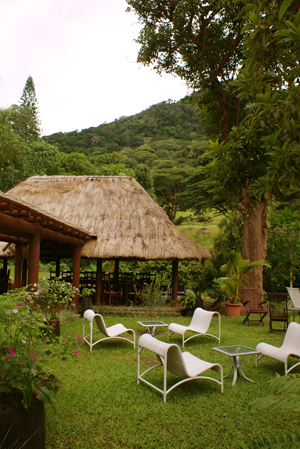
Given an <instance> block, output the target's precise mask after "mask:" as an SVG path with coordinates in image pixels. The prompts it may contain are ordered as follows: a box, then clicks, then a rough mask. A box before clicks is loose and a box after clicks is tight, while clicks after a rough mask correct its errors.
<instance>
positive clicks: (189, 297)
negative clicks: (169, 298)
mask: <svg viewBox="0 0 300 449" xmlns="http://www.w3.org/2000/svg"><path fill="white" fill-rule="evenodd" d="M179 302H180V305H181V306H182V307H186V308H187V309H192V308H193V307H194V305H195V303H196V296H195V294H192V293H186V294H185V295H183V296H182V297H181V298H180V301H179Z"/></svg>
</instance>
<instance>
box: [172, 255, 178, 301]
mask: <svg viewBox="0 0 300 449" xmlns="http://www.w3.org/2000/svg"><path fill="white" fill-rule="evenodd" d="M177 296H178V259H175V260H172V305H173V306H176V304H177Z"/></svg>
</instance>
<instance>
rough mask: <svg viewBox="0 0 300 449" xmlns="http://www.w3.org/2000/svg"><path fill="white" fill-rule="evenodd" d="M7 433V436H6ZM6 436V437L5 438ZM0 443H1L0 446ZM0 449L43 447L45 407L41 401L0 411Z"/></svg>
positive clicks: (36, 448) (41, 448)
mask: <svg viewBox="0 0 300 449" xmlns="http://www.w3.org/2000/svg"><path fill="white" fill-rule="evenodd" d="M6 435H7V436H6ZM5 436H6V438H5ZM1 444H3V445H2V446H1ZM0 447H1V448H2V449H9V448H12V447H13V448H15V449H18V448H20V447H22V448H23V449H45V407H44V403H43V402H41V401H36V402H34V403H33V404H32V406H31V407H30V409H29V410H25V408H24V407H23V405H22V404H18V406H17V407H15V408H10V409H8V410H2V411H1V412H0Z"/></svg>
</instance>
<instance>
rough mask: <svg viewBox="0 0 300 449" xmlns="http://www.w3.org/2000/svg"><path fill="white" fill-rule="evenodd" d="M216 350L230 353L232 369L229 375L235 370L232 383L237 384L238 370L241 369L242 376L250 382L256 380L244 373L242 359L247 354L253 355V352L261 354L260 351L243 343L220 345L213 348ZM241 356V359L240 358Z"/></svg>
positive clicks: (226, 353)
mask: <svg viewBox="0 0 300 449" xmlns="http://www.w3.org/2000/svg"><path fill="white" fill-rule="evenodd" d="M213 349H214V350H215V351H218V352H220V353H221V354H225V355H228V356H229V357H230V360H231V364H232V366H231V370H230V372H229V373H228V374H226V376H224V377H227V376H229V375H230V374H231V373H232V370H233V380H232V385H235V383H236V381H237V376H238V372H239V371H240V373H241V374H242V376H243V377H244V378H245V379H246V380H248V381H249V382H254V380H251V379H249V378H248V377H246V376H245V374H244V373H243V370H242V361H243V358H244V357H245V356H246V355H251V354H255V355H257V354H260V352H259V351H256V349H252V348H249V347H248V346H243V345H234V346H220V347H218V348H213ZM240 357H241V359H240Z"/></svg>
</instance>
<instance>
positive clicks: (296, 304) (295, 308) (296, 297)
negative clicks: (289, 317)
mask: <svg viewBox="0 0 300 449" xmlns="http://www.w3.org/2000/svg"><path fill="white" fill-rule="evenodd" d="M286 289H287V292H288V294H289V297H290V301H289V302H288V311H289V312H293V320H294V321H295V312H298V313H300V290H299V288H292V287H286Z"/></svg>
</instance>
